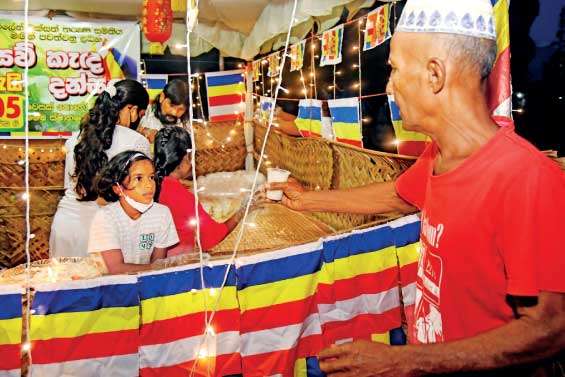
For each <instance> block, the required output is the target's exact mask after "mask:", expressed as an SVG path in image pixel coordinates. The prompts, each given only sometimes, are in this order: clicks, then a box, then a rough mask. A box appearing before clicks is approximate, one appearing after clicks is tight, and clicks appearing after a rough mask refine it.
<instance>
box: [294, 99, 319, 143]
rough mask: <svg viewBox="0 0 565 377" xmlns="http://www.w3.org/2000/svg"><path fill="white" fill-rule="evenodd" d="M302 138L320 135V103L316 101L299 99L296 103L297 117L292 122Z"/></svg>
mask: <svg viewBox="0 0 565 377" xmlns="http://www.w3.org/2000/svg"><path fill="white" fill-rule="evenodd" d="M294 124H295V125H296V127H297V128H298V131H299V132H300V135H301V136H302V137H310V136H315V137H321V135H322V101H320V100H317V99H301V100H300V102H298V116H297V117H296V119H295V120H294Z"/></svg>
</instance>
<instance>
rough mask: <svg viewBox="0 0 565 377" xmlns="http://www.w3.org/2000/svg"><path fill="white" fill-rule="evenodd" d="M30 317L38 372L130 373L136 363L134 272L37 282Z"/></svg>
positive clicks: (137, 313) (38, 373)
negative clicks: (73, 279) (76, 279)
mask: <svg viewBox="0 0 565 377" xmlns="http://www.w3.org/2000/svg"><path fill="white" fill-rule="evenodd" d="M35 290H36V293H35V297H34V299H33V303H32V310H33V311H34V312H33V314H32V316H31V321H30V333H29V336H30V338H31V355H32V359H33V364H32V366H31V372H32V374H33V375H36V376H85V377H88V376H93V377H94V376H124V377H125V376H131V375H132V371H135V370H137V369H139V357H138V354H137V352H138V349H139V297H138V292H137V278H136V277H135V276H131V275H129V276H128V275H118V276H107V277H102V278H98V279H91V280H78V281H64V282H58V283H45V284H41V285H37V286H35Z"/></svg>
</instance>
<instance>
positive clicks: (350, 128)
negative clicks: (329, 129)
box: [333, 122, 363, 140]
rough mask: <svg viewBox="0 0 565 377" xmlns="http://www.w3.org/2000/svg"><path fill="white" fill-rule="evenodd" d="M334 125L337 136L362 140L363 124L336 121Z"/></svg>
mask: <svg viewBox="0 0 565 377" xmlns="http://www.w3.org/2000/svg"><path fill="white" fill-rule="evenodd" d="M333 127H334V131H335V136H336V137H338V138H340V139H348V140H361V139H362V138H363V136H362V135H361V126H359V125H358V124H355V123H343V122H334V123H333Z"/></svg>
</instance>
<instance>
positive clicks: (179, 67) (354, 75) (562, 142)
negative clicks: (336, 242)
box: [142, 0, 565, 156]
mask: <svg viewBox="0 0 565 377" xmlns="http://www.w3.org/2000/svg"><path fill="white" fill-rule="evenodd" d="M382 4H383V3H380V2H378V1H377V2H375V4H374V6H373V8H371V9H363V10H361V11H360V12H359V13H358V14H356V15H355V16H354V17H353V18H358V17H360V16H362V15H364V14H366V13H368V12H369V11H370V10H372V9H374V8H375V7H378V6H380V5H382ZM402 4H403V3H397V5H396V10H395V12H391V21H392V20H393V19H395V16H396V19H398V17H399V16H400V12H401V8H402ZM346 21H347V13H345V11H344V14H343V15H342V19H341V22H340V23H342V22H346ZM394 23H395V22H394ZM394 23H393V24H394ZM358 28H359V26H358V24H357V23H350V24H347V25H346V26H345V35H344V44H343V49H342V53H343V60H342V64H339V65H337V66H336V71H337V72H338V73H339V75H338V76H337V77H336V98H343V97H352V96H357V95H358V93H359V89H358V88H356V87H355V84H356V83H358V82H359V81H358V73H359V71H358V68H357V67H353V65H354V64H358V51H356V50H354V46H356V45H358ZM314 32H315V30H314ZM315 41H316V43H317V48H316V50H315V52H314V54H315V66H316V83H317V85H316V88H317V92H318V98H319V99H327V98H332V97H333V90H332V89H329V86H331V85H332V81H333V79H332V77H333V67H332V66H326V67H319V52H320V41H319V40H317V39H315ZM510 41H511V42H510V43H511V55H512V58H511V59H512V60H511V64H512V86H513V108H514V113H513V116H514V120H515V123H516V129H517V131H518V133H520V134H521V135H522V136H524V137H526V138H527V139H528V140H530V142H532V143H533V144H535V145H536V146H537V147H538V148H540V149H555V150H558V151H559V155H560V156H562V155H564V154H565V121H564V119H565V0H513V1H511V5H510ZM361 42H362V38H361ZM310 43H311V40H309V41H307V43H306V52H305V56H304V67H303V72H304V76H305V80H306V85H307V87H309V86H308V82H309V80H310V77H309V75H308V74H309V72H310V67H311V65H310V62H311V55H310V54H311V50H310ZM388 49H389V43H388V42H385V43H384V44H382V45H380V46H378V47H376V48H374V49H372V50H369V51H364V52H361V68H362V81H361V82H362V90H363V95H370V94H374V93H383V92H384V91H385V85H386V81H387V79H388V74H389V72H388V68H387V65H386V61H387V56H388ZM259 57H261V56H258V57H256V59H257V58H259ZM142 59H143V60H144V61H145V66H146V72H147V73H166V74H182V73H186V58H185V57H180V56H174V55H171V54H169V53H168V51H167V53H166V54H165V55H163V56H150V55H142ZM240 63H244V62H243V61H241V60H238V59H234V58H225V59H224V69H225V70H228V69H236V68H237V66H238V64H240ZM289 65H290V62H289V61H288V59H287V64H286V66H285V71H284V74H283V86H284V87H285V88H287V89H289V90H290V94H288V95H285V94H284V93H283V92H281V93H280V95H279V96H280V97H282V98H284V97H285V96H288V97H292V98H302V96H303V95H302V93H301V90H302V88H303V86H302V84H301V83H300V81H299V80H300V74H299V73H298V72H289V71H288V70H289ZM191 67H192V70H193V72H205V71H217V70H219V52H218V50H216V49H213V50H212V51H210V52H209V53H206V54H203V55H201V56H199V57H196V58H192V65H191ZM265 73H266V70H265ZM201 84H202V86H204V85H203V84H204V81H203V80H201ZM257 86H258V87H259V89H258V90H256V93H258V94H261V92H262V90H261V87H262V85H261V83H260V82H258V83H257ZM264 87H265V90H267V89H268V88H270V83H269V81H268V79H267V78H266V77H265V85H264ZM201 92H202V94H203V95H205V93H204V92H205V89H204V88H202V90H201ZM386 102H387V101H386V96H378V97H373V98H367V99H364V100H362V110H363V117H364V118H365V122H364V123H363V139H364V144H365V147H366V148H370V149H375V150H381V151H394V146H393V145H392V144H391V141H392V139H393V131H392V126H391V124H390V120H389V116H388V105H387V103H386ZM203 103H204V113H205V114H206V111H207V109H206V100H205V98H204V99H203ZM278 105H279V106H281V107H283V109H284V110H285V111H287V112H290V113H294V114H296V113H297V108H298V102H296V101H284V100H281V101H279V102H278ZM196 115H197V116H198V115H199V112H197V113H196Z"/></svg>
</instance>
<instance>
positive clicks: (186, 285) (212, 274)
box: [138, 264, 235, 300]
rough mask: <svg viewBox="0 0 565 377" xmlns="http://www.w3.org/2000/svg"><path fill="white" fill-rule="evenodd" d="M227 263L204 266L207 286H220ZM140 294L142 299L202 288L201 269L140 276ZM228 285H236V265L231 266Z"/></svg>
mask: <svg viewBox="0 0 565 377" xmlns="http://www.w3.org/2000/svg"><path fill="white" fill-rule="evenodd" d="M226 268H227V265H225V264H224V265H220V266H214V267H204V283H205V285H206V288H220V287H221V286H222V281H223V279H224V274H225V273H226ZM138 282H139V283H138V284H139V287H140V290H139V291H140V292H139V295H140V297H141V299H142V300H147V299H150V298H153V297H161V296H170V295H176V294H179V293H184V292H189V291H190V290H192V289H202V284H201V281H200V269H199V268H191V269H190V270H182V271H174V272H169V273H165V274H157V275H147V276H140V277H139V279H138ZM226 285H227V286H235V272H234V267H233V266H232V268H230V272H229V274H228V279H227V281H226Z"/></svg>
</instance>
